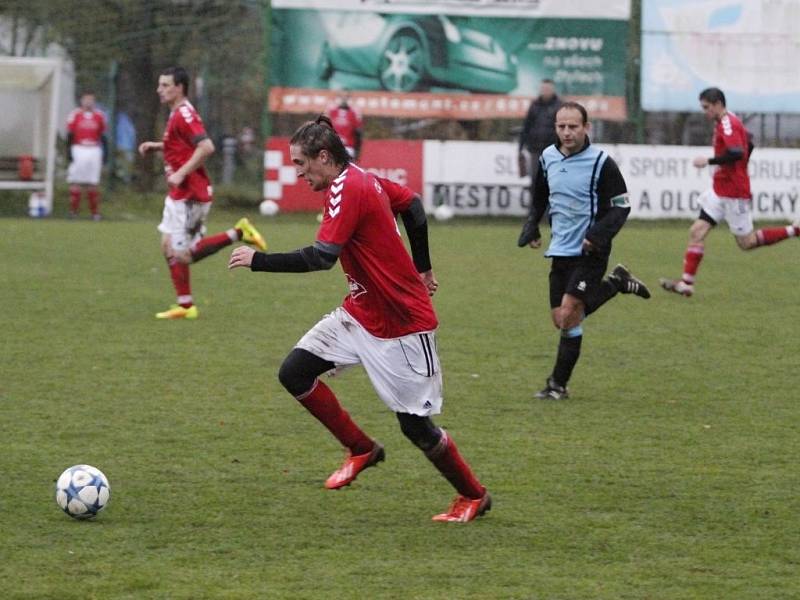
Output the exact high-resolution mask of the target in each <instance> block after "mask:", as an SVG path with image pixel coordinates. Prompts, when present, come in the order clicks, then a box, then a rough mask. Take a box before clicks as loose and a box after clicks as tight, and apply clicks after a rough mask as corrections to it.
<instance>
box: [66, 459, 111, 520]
mask: <svg viewBox="0 0 800 600" xmlns="http://www.w3.org/2000/svg"><path fill="white" fill-rule="evenodd" d="M110 497H111V487H110V486H109V485H108V479H107V478H106V476H105V475H103V472H102V471H100V469H96V468H95V467H92V466H90V465H75V466H73V467H70V468H69V469H67V470H66V471H64V472H63V473H62V474H61V476H60V477H59V478H58V481H57V482H56V503H57V504H58V506H59V507H60V508H61V510H63V511H64V512H65V513H67V514H68V515H69V516H70V517H74V518H75V519H91V518H92V517H94V516H95V515H96V514H97V513H99V512H100V511H101V510H103V509H104V508H105V506H106V504H108V499H109V498H110Z"/></svg>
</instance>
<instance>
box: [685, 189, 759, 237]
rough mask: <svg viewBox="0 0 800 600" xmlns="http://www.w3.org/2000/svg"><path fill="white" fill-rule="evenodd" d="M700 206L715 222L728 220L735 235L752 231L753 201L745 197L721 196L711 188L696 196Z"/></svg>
mask: <svg viewBox="0 0 800 600" xmlns="http://www.w3.org/2000/svg"><path fill="white" fill-rule="evenodd" d="M698 201H699V202H700V206H701V207H702V209H703V210H704V211H706V213H708V215H709V216H710V217H711V218H712V219H714V220H715V221H716V222H717V223H720V222H721V221H723V220H725V221H727V222H728V227H730V230H731V233H732V234H733V235H735V236H737V237H739V236H743V235H747V234H749V233H750V232H751V231H753V203H752V201H751V200H750V199H746V198H721V197H720V196H717V194H716V193H715V192H714V190H713V189H710V190H706V191H705V192H703V193H702V194H700V197H699V198H698Z"/></svg>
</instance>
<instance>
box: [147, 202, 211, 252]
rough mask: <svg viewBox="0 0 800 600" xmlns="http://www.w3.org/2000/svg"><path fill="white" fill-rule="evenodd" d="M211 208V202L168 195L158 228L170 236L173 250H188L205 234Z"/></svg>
mask: <svg viewBox="0 0 800 600" xmlns="http://www.w3.org/2000/svg"><path fill="white" fill-rule="evenodd" d="M210 210H211V202H197V201H195V200H173V199H172V198H170V197H169V196H167V197H166V198H165V199H164V214H163V215H162V217H161V223H159V225H158V230H159V231H160V232H161V233H163V234H166V235H168V236H169V239H170V245H171V246H172V249H173V250H175V251H176V252H184V251H187V250H189V248H190V247H191V245H192V244H193V243H194V242H195V241H197V240H199V239H200V238H202V237H203V236H204V235H205V233H206V219H207V218H208V213H209V211H210Z"/></svg>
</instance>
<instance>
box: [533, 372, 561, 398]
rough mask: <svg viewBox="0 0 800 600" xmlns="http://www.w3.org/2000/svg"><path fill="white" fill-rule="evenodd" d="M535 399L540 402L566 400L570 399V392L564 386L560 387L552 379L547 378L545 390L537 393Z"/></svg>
mask: <svg viewBox="0 0 800 600" xmlns="http://www.w3.org/2000/svg"><path fill="white" fill-rule="evenodd" d="M533 397H534V398H538V399H539V400H566V399H567V398H569V392H567V388H565V387H564V386H563V385H558V384H557V383H556V382H555V381H554V380H553V378H552V377H548V378H547V385H545V386H544V389H542V390H540V391H538V392H536V393H535V394H534V395H533Z"/></svg>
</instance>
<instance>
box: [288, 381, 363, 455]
mask: <svg viewBox="0 0 800 600" xmlns="http://www.w3.org/2000/svg"><path fill="white" fill-rule="evenodd" d="M297 400H298V402H300V404H302V405H303V406H305V407H306V410H308V412H310V413H311V414H312V415H314V416H315V417H316V418H317V420H319V422H320V423H322V424H323V425H325V427H327V428H328V431H330V432H331V433H332V434H333V435H334V437H335V438H336V439H337V440H339V442H340V443H341V444H342V446H344V447H346V448H348V449H349V450H350V452H351V453H352V454H353V455H354V456H358V455H359V454H366V453H367V452H369V451H370V450H372V447H373V446H374V445H375V443H374V442H373V441H372V439H370V437H369V436H367V434H365V433H364V432H363V431H361V429H359V427H358V425H356V424H355V423H354V422H353V420H352V419H351V418H350V415H349V414H348V412H347V411H346V410H344V409H343V408H342V405H341V404H339V401H338V400H337V399H336V395H335V394H334V393H333V390H331V388H329V387H328V386H327V385H325V384H324V383H322V382H321V381H320V380H319V379H317V380H316V382H315V383H314V387H312V388H311V390H309V391H308V392H306V393H305V394H303V395H302V396H298V397H297Z"/></svg>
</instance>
